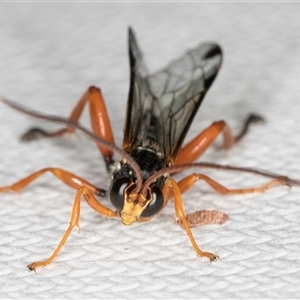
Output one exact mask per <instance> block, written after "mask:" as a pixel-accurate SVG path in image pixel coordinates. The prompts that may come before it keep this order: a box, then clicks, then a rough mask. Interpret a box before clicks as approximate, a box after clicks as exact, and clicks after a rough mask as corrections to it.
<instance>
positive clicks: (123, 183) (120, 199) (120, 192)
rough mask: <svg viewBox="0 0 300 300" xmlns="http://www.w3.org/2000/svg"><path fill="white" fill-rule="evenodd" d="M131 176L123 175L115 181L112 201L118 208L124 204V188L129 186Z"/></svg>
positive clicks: (111, 194)
mask: <svg viewBox="0 0 300 300" xmlns="http://www.w3.org/2000/svg"><path fill="white" fill-rule="evenodd" d="M129 183H130V178H127V177H123V178H119V179H117V180H116V181H114V182H113V184H112V186H111V190H110V202H111V204H112V205H113V206H114V207H115V208H116V209H119V210H121V209H122V208H123V206H124V190H125V188H127V187H128V185H129Z"/></svg>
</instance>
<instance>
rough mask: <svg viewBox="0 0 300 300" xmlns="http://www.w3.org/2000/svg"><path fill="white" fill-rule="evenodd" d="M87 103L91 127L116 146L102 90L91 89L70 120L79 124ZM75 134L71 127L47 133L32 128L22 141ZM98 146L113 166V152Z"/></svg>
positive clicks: (76, 107)
mask: <svg viewBox="0 0 300 300" xmlns="http://www.w3.org/2000/svg"><path fill="white" fill-rule="evenodd" d="M86 103H89V108H90V118H91V125H92V129H93V132H94V133H95V134H96V135H98V136H100V137H102V138H104V139H105V140H107V141H109V142H111V143H112V144H114V137H113V133H112V130H111V126H110V122H109V118H108V114H107V111H106V106H105V103H104V99H103V97H102V94H101V91H100V89H98V88H96V87H93V86H92V87H90V88H89V89H88V90H87V91H86V92H85V93H84V95H83V96H82V97H81V98H80V100H79V101H78V103H77V105H76V106H75V108H74V109H73V111H72V113H71V115H70V118H69V119H70V120H71V121H74V122H77V121H78V120H79V118H80V116H81V114H82V111H83V109H84V106H85V105H86ZM73 132H74V128H71V127H66V128H62V129H60V130H58V131H55V132H45V131H44V130H42V129H40V128H32V129H31V130H29V131H28V132H27V133H25V134H24V135H23V137H22V140H23V141H30V140H34V139H37V138H39V137H48V138H51V137H57V136H61V135H63V134H65V133H73ZM97 146H98V148H99V150H100V152H101V154H102V156H103V158H104V160H105V162H106V164H107V166H109V165H111V163H112V162H113V160H112V155H113V153H112V151H111V150H108V149H106V148H105V147H103V146H101V145H99V144H97Z"/></svg>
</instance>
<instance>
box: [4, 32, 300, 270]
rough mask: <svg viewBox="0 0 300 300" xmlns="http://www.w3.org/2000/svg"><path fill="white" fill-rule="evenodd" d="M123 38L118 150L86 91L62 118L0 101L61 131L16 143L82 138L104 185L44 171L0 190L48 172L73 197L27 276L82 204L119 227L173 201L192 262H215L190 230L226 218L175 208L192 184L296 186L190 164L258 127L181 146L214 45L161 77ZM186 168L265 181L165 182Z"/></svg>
mask: <svg viewBox="0 0 300 300" xmlns="http://www.w3.org/2000/svg"><path fill="white" fill-rule="evenodd" d="M128 36H129V38H128V41H129V62H130V88H129V96H128V102H127V112H126V117H125V126H124V139H123V146H122V148H119V147H117V146H116V145H115V142H114V137H113V133H112V129H111V125H110V121H109V117H108V114H107V110H106V106H105V103H104V99H103V96H102V93H101V90H100V89H99V88H97V87H94V86H92V87H90V88H89V89H88V90H87V91H86V92H85V93H84V95H83V96H82V97H81V98H80V100H79V102H78V103H77V105H76V106H75V108H74V109H73V111H72V112H71V114H70V116H69V118H61V117H55V116H49V115H45V114H42V113H39V112H36V111H33V110H30V109H28V108H26V107H24V106H21V105H20V104H17V103H15V102H13V101H11V100H8V99H6V98H3V97H2V98H0V99H1V101H2V102H4V103H6V104H7V105H9V106H11V107H12V108H14V109H17V110H19V111H21V112H23V113H26V114H29V115H31V116H34V117H36V118H40V119H46V120H49V121H52V122H57V123H61V124H64V127H63V128H62V129H60V130H57V131H54V132H47V131H45V130H43V129H41V128H32V129H30V130H29V131H28V132H27V133H25V134H24V135H23V136H22V140H24V141H31V140H36V139H38V138H43V137H44V138H54V137H59V136H62V135H65V134H72V133H74V132H75V131H76V130H77V131H81V132H83V133H84V134H85V135H87V136H88V137H90V138H91V139H92V140H93V141H94V142H95V143H96V144H97V147H98V148H99V150H100V153H101V155H102V157H103V159H104V162H105V165H106V168H107V171H108V175H109V180H110V184H109V187H108V189H107V190H106V189H103V188H99V187H97V186H95V185H93V184H92V183H90V182H88V181H87V180H85V179H84V178H81V177H79V176H77V175H75V174H73V173H70V172H68V171H66V170H63V169H60V168H53V167H48V168H44V169H42V170H39V171H37V172H34V173H32V174H31V175H29V176H27V177H26V178H23V179H22V180H20V181H18V182H16V183H14V184H12V185H10V186H5V187H1V188H0V192H1V193H2V192H7V191H14V192H19V191H20V190H22V189H23V188H25V187H26V186H28V185H29V184H30V183H31V182H32V181H34V180H35V179H37V178H38V177H40V176H42V175H43V174H45V173H47V172H50V173H52V174H53V175H54V176H55V177H56V178H57V179H59V180H61V181H62V182H63V183H65V184H66V185H68V186H70V187H71V188H74V189H76V190H77V193H76V196H75V200H74V203H73V208H72V213H71V219H70V224H69V226H68V228H67V230H66V232H65V233H64V235H63V237H62V239H61V241H60V243H59V244H58V246H57V248H56V249H55V250H54V252H53V253H52V255H51V256H50V257H49V258H48V259H46V260H43V261H38V262H33V263H31V264H29V265H28V268H29V269H30V270H34V271H35V270H36V268H37V267H44V266H46V265H48V264H50V263H51V262H52V261H53V260H54V258H55V257H56V256H57V255H58V254H59V252H60V250H61V248H62V246H63V245H64V244H65V242H66V241H67V239H68V237H69V235H70V233H71V231H72V230H73V228H74V227H78V228H79V218H80V205H81V199H82V198H83V199H84V200H85V201H86V203H87V204H88V205H89V206H90V207H91V208H92V209H94V210H95V211H96V212H98V213H99V214H101V215H103V216H105V217H109V218H119V219H120V220H121V222H122V223H123V224H124V225H131V224H133V223H135V222H147V221H150V220H151V219H152V218H153V217H154V216H156V215H157V214H158V213H159V212H161V211H162V209H163V208H164V207H165V206H166V205H167V203H168V202H169V201H171V200H173V204H174V208H175V222H176V223H177V224H179V225H180V226H182V227H183V228H184V230H185V231H186V233H187V235H188V237H189V239H190V241H191V244H192V246H193V248H194V249H195V251H196V253H197V254H198V256H200V257H206V258H208V259H209V260H210V261H215V260H216V259H218V256H217V255H215V254H212V253H209V252H204V251H202V250H201V249H200V248H199V246H198V245H197V243H196V241H195V239H194V237H193V234H192V231H191V227H194V226H199V225H203V224H216V223H219V224H223V223H224V222H225V221H226V220H227V218H228V216H227V215H226V214H225V213H221V212H218V211H208V210H199V211H196V212H194V213H192V214H186V213H185V210H184V205H183V200H182V194H183V193H185V192H186V191H187V190H189V189H190V188H191V187H192V186H193V185H194V184H195V183H196V182H197V181H199V180H202V181H204V182H206V183H207V184H208V185H210V186H211V187H212V188H213V189H214V190H215V191H216V192H217V193H219V194H221V195H226V194H244V193H253V192H262V191H265V190H266V189H268V188H270V187H272V186H274V185H277V184H283V185H288V186H291V185H299V184H300V182H299V181H296V180H293V179H290V178H288V177H286V176H280V175H277V174H274V173H270V172H267V171H261V170H255V169H249V168H241V167H233V166H222V165H217V164H214V163H205V162H195V161H196V160H197V159H198V158H199V157H200V156H201V154H203V152H205V150H206V149H207V148H208V147H209V146H210V145H211V144H212V143H213V142H214V141H215V139H216V138H217V136H219V135H223V138H224V142H223V147H224V149H229V148H231V147H232V146H233V144H235V143H236V142H238V141H239V140H240V139H241V138H242V137H243V136H244V135H245V133H246V132H247V130H248V127H249V125H250V124H251V123H254V122H257V121H262V118H261V117H259V116H257V115H250V116H249V117H248V119H247V120H246V122H245V124H244V127H243V129H242V131H241V133H240V134H239V135H237V136H233V134H232V133H231V130H230V129H229V127H228V125H227V124H226V122H224V121H223V120H221V121H217V122H213V123H212V124H211V125H210V126H209V127H207V128H206V129H205V130H203V131H202V132H201V133H200V134H198V135H197V136H196V137H194V138H193V139H192V140H191V141H190V142H189V143H187V144H184V145H183V142H184V139H185V136H186V134H187V132H188V130H189V127H190V125H191V123H192V121H193V119H194V117H195V114H196V112H197V110H198V108H199V106H200V104H201V102H202V100H203V98H204V96H205V94H206V92H207V91H208V89H209V88H210V86H211V85H212V83H213V81H214V79H215V78H216V76H217V74H218V71H219V69H220V66H221V62H222V51H221V48H220V47H219V46H218V45H217V44H212V43H204V44H200V45H199V46H198V47H196V48H194V49H192V50H190V51H188V52H186V53H185V54H184V55H183V56H182V57H180V58H178V59H176V60H174V61H173V62H171V63H170V64H169V65H167V67H165V68H164V69H163V70H162V71H159V72H157V73H155V74H153V75H148V72H147V69H146V67H145V65H144V63H143V59H142V52H141V51H140V48H139V46H138V43H137V40H136V38H135V35H134V32H133V30H132V29H131V28H129V34H128ZM85 106H89V112H90V119H91V127H92V131H90V130H88V129H86V128H85V127H83V126H82V125H81V124H80V123H79V119H80V116H81V113H82V111H83V109H84V107H85ZM113 154H118V155H119V156H120V159H119V160H116V161H115V159H114V158H113ZM191 168H194V169H195V168H196V169H197V168H198V169H199V168H213V169H222V170H231V171H242V172H250V173H254V174H260V175H263V176H266V177H269V178H271V179H272V180H270V181H268V182H267V183H265V184H264V185H262V186H259V187H255V188H246V189H228V188H226V187H224V186H223V185H221V184H220V183H218V182H216V181H214V180H213V179H212V178H210V177H208V176H206V175H205V174H203V173H199V172H197V173H192V174H191V175H188V176H186V177H185V178H183V179H181V180H179V181H175V179H173V177H172V176H171V175H172V174H177V173H180V172H182V171H185V170H188V169H191ZM99 197H100V198H101V197H107V198H109V199H110V201H111V204H112V206H114V209H111V208H109V207H106V206H104V205H103V204H101V202H99V201H98V198H99Z"/></svg>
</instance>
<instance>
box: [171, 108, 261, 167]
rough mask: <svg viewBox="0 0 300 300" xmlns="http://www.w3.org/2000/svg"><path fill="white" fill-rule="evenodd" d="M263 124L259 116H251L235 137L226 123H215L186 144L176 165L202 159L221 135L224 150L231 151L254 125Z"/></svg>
mask: <svg viewBox="0 0 300 300" xmlns="http://www.w3.org/2000/svg"><path fill="white" fill-rule="evenodd" d="M258 122H263V119H262V118H261V117H260V116H257V115H253V114H252V115H249V116H248V118H247V119H246V121H245V123H244V126H243V128H242V130H241V132H240V133H239V134H238V135H237V136H236V137H234V136H233V135H232V133H231V130H230V128H229V127H228V125H227V124H226V123H225V122H224V121H218V122H214V123H213V124H212V125H210V126H209V127H207V128H206V129H204V130H203V131H202V132H201V133H200V134H198V135H197V136H196V137H195V138H194V139H193V140H191V141H190V142H189V143H188V144H186V145H185V146H184V147H183V148H182V149H181V150H180V151H179V154H178V157H177V160H176V165H181V164H185V163H191V162H193V161H195V160H196V159H197V158H198V157H200V156H201V155H202V154H203V153H204V152H205V151H206V149H207V148H208V147H210V145H211V144H212V143H213V142H214V141H215V139H216V138H217V137H218V135H219V134H220V133H222V134H223V138H224V141H223V148H224V149H226V150H227V149H230V148H231V147H232V146H233V144H234V143H236V142H238V141H239V140H241V138H242V137H243V136H244V135H245V134H246V133H247V131H248V128H249V126H250V125H251V124H252V123H258Z"/></svg>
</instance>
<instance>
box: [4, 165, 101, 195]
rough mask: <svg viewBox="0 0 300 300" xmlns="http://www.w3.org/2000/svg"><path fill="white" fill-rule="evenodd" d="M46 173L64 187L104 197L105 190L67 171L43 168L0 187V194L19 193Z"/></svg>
mask: <svg viewBox="0 0 300 300" xmlns="http://www.w3.org/2000/svg"><path fill="white" fill-rule="evenodd" d="M46 172H51V173H52V174H53V175H54V176H56V177H57V178H58V179H60V180H61V181H62V182H64V183H65V184H66V185H68V186H70V187H72V188H74V189H77V190H78V189H79V188H81V187H82V186H85V187H87V188H88V189H89V190H90V191H91V192H92V193H93V194H95V195H99V196H102V197H104V196H105V195H106V191H105V190H103V189H100V188H97V187H96V186H94V185H92V184H91V183H89V182H88V181H86V180H85V179H83V178H81V177H79V176H77V175H75V174H72V173H70V172H68V171H65V170H62V169H59V168H45V169H42V170H39V171H37V172H35V173H33V174H31V175H29V176H27V177H25V178H24V179H21V180H20V181H18V182H16V183H14V184H12V185H9V186H4V187H0V193H4V192H8V191H14V192H19V191H21V190H22V189H23V188H25V187H26V186H27V185H29V184H30V183H31V182H32V181H34V180H36V179H37V178H38V177H40V176H42V175H44V174H45V173H46Z"/></svg>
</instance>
